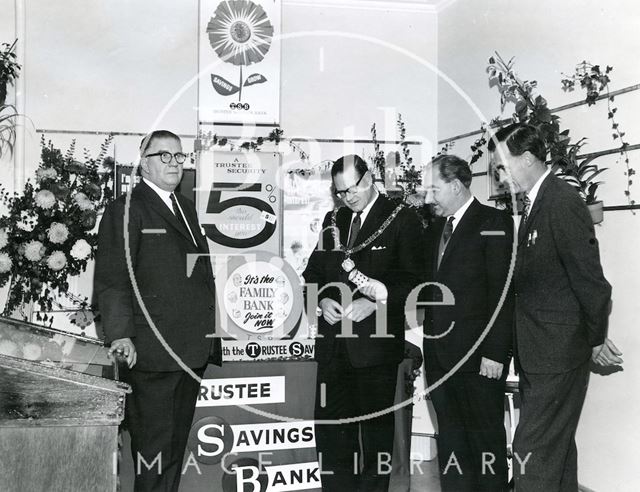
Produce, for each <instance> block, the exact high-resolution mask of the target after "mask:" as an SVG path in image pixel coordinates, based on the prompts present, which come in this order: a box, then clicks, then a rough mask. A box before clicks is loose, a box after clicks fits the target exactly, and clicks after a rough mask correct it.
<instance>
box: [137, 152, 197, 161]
mask: <svg viewBox="0 0 640 492" xmlns="http://www.w3.org/2000/svg"><path fill="white" fill-rule="evenodd" d="M157 155H159V156H160V160H161V161H162V163H163V164H169V163H170V162H171V159H172V158H173V159H175V160H176V162H177V163H178V164H184V161H186V160H187V154H184V153H183V152H176V153H175V154H172V153H171V152H168V151H166V150H165V151H162V152H154V153H153V154H147V155H145V157H154V156H157Z"/></svg>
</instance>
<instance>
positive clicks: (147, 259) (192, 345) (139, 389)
mask: <svg viewBox="0 0 640 492" xmlns="http://www.w3.org/2000/svg"><path fill="white" fill-rule="evenodd" d="M140 156H141V159H140V170H141V175H142V182H141V183H140V184H139V185H137V186H136V187H135V189H134V190H133V191H132V193H131V201H130V204H129V206H127V203H126V199H127V197H126V195H123V196H121V197H119V198H118V199H117V200H115V201H114V202H112V203H111V204H109V206H108V207H107V209H106V210H105V213H104V216H103V218H102V221H101V223H100V230H99V233H98V249H97V255H96V271H95V293H96V295H97V299H98V305H99V309H100V312H101V315H102V327H103V331H104V334H105V342H106V343H107V344H110V345H111V348H110V353H113V352H115V351H117V352H119V353H122V354H123V355H124V356H126V358H127V361H128V364H129V367H130V368H131V370H130V371H129V374H128V377H127V382H128V383H129V384H130V385H131V387H132V390H133V392H132V394H131V395H130V397H127V402H126V424H127V427H128V429H129V432H130V433H131V451H132V454H133V459H134V465H135V466H136V479H135V490H136V491H143V490H144V491H146V490H149V491H151V490H154V491H155V490H177V489H178V485H179V482H180V472H181V465H182V458H183V455H184V452H185V447H186V443H187V438H188V434H189V429H190V427H191V420H192V418H193V413H194V410H195V402H196V396H197V392H198V389H199V382H198V380H197V379H195V378H194V377H193V376H194V375H197V376H198V377H202V374H203V373H204V369H205V367H206V365H207V361H208V360H211V362H214V363H217V364H220V362H221V348H220V340H219V339H218V338H215V339H213V340H210V339H208V338H205V335H207V334H208V333H213V332H214V323H215V316H214V314H215V313H214V309H215V306H214V280H213V274H212V269H211V264H210V261H209V257H208V253H209V248H208V245H207V240H206V238H205V237H204V236H203V235H202V234H201V232H200V226H199V225H198V219H197V216H196V211H195V207H194V205H193V203H192V202H190V201H189V200H188V199H186V198H184V197H183V196H181V195H180V194H179V193H178V194H176V193H174V190H175V189H176V187H177V186H178V184H179V183H180V180H181V179H182V165H183V163H184V161H185V160H186V158H187V156H186V155H185V154H184V153H183V152H182V145H181V142H180V138H179V137H178V136H177V135H175V134H173V133H171V132H169V131H166V130H157V131H154V132H153V133H151V134H150V135H148V136H146V137H145V138H144V139H143V141H142V144H141V147H140ZM194 254H199V255H202V256H199V257H198V259H197V260H196V262H195V266H194V267H193V269H192V270H191V272H190V273H189V270H187V263H188V262H187V257H188V256H189V255H194ZM145 311H146V313H145ZM147 313H148V315H147ZM156 331H157V333H156ZM186 369H189V370H190V372H191V373H189V372H187V371H186ZM158 457H159V459H158ZM142 460H144V462H142ZM155 460H158V461H155ZM145 463H146V464H145Z"/></svg>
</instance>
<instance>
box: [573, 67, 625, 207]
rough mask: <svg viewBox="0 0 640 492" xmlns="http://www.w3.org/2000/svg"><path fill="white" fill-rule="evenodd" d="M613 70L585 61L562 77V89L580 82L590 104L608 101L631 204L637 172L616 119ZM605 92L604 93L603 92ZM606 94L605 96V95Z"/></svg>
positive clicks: (612, 131)
mask: <svg viewBox="0 0 640 492" xmlns="http://www.w3.org/2000/svg"><path fill="white" fill-rule="evenodd" d="M612 71H613V67H610V66H609V65H607V66H606V68H605V69H604V72H603V71H602V70H601V69H600V65H592V64H591V63H589V62H587V61H583V62H581V63H578V65H576V69H575V71H574V73H573V74H572V75H569V76H567V75H565V76H564V78H563V79H562V81H561V82H562V89H563V90H564V91H569V92H570V91H573V90H574V89H575V86H576V83H577V82H579V83H580V87H581V88H582V89H584V91H585V92H586V93H587V96H586V99H585V101H586V103H587V105H588V106H592V105H594V104H596V103H597V102H598V101H599V100H600V99H603V98H604V99H606V101H607V119H608V120H610V121H611V138H612V139H613V141H614V142H616V143H618V142H619V143H620V149H619V153H618V160H617V161H616V162H617V163H620V160H623V161H624V165H625V172H624V174H625V176H626V177H627V182H626V189H625V190H624V195H625V197H626V198H627V202H628V203H629V205H635V203H636V202H635V200H634V199H633V198H632V197H631V185H633V178H632V176H633V175H634V174H636V171H635V169H633V168H632V167H631V166H630V162H629V154H628V152H627V149H628V147H629V143H628V142H627V141H626V140H625V139H624V137H625V135H626V134H625V132H623V131H622V130H621V129H620V124H619V123H618V121H617V120H616V113H617V112H618V108H617V107H616V106H615V105H614V102H615V100H614V97H613V96H611V95H610V93H609V83H610V82H611V78H610V77H609V74H610V73H611V72H612ZM603 92H604V94H602V93H603ZM603 96H604V97H603Z"/></svg>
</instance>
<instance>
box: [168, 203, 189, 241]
mask: <svg viewBox="0 0 640 492" xmlns="http://www.w3.org/2000/svg"><path fill="white" fill-rule="evenodd" d="M169 196H170V197H171V208H172V209H173V213H174V214H175V216H176V219H177V220H178V222H180V224H181V225H182V227H184V229H185V231H187V234H189V237H191V240H192V241H193V236H192V235H191V229H189V226H188V225H187V223H186V222H185V221H184V217H182V212H180V207H178V201H177V200H176V195H175V194H174V193H171V195H169Z"/></svg>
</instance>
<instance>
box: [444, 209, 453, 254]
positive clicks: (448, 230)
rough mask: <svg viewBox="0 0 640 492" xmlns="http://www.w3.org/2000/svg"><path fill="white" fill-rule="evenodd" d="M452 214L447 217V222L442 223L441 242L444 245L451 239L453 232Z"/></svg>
mask: <svg viewBox="0 0 640 492" xmlns="http://www.w3.org/2000/svg"><path fill="white" fill-rule="evenodd" d="M453 220H454V218H453V215H452V216H451V217H449V218H448V219H447V223H446V224H445V225H444V229H443V231H442V242H443V243H444V246H446V245H447V243H448V242H449V239H451V235H452V234H453Z"/></svg>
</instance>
